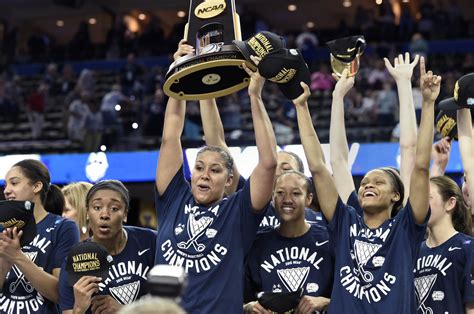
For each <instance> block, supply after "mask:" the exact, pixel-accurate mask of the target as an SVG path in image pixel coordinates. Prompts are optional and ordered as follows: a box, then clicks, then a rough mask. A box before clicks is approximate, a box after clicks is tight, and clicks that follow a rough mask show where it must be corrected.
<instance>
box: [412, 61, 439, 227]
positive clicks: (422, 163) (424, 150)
mask: <svg viewBox="0 0 474 314" xmlns="http://www.w3.org/2000/svg"><path fill="white" fill-rule="evenodd" d="M440 86H441V76H437V75H434V74H433V72H431V71H428V73H427V72H426V70H425V59H424V58H423V57H421V60H420V89H421V92H422V95H423V104H422V111H421V121H420V129H419V133H418V140H417V144H416V157H415V164H414V165H413V172H412V175H411V182H410V203H411V205H412V208H413V216H414V217H415V221H416V223H418V224H422V223H423V222H424V221H425V218H426V214H427V213H428V209H429V195H430V185H429V174H430V171H429V168H430V155H431V145H432V143H433V132H434V126H433V125H434V103H435V100H436V98H437V97H438V95H439V90H440Z"/></svg>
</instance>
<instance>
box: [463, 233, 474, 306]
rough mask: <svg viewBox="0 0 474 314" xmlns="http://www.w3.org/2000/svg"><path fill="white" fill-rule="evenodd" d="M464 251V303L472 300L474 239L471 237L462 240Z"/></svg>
mask: <svg viewBox="0 0 474 314" xmlns="http://www.w3.org/2000/svg"><path fill="white" fill-rule="evenodd" d="M464 252H465V258H466V263H465V264H464V294H463V301H464V302H465V303H469V302H474V241H473V239H472V238H471V239H469V240H466V241H465V242H464Z"/></svg>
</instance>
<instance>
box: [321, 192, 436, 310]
mask: <svg viewBox="0 0 474 314" xmlns="http://www.w3.org/2000/svg"><path fill="white" fill-rule="evenodd" d="M428 219H429V214H428V215H427V217H426V220H425V223H424V224H423V225H418V224H416V222H415V220H414V217H413V210H412V208H411V205H410V203H409V202H408V204H407V205H406V207H405V208H403V209H401V210H400V211H399V212H398V214H397V215H396V216H395V217H394V218H390V219H387V220H386V221H385V222H384V223H383V224H382V225H381V226H380V227H378V228H376V229H370V228H368V227H367V226H366V225H365V222H364V218H363V216H361V215H359V214H358V213H357V210H356V209H354V208H353V207H351V206H348V205H345V204H343V203H342V201H341V200H340V199H339V200H338V202H337V205H336V211H335V213H334V216H333V219H332V221H331V222H330V223H329V224H328V231H329V236H330V241H331V245H332V246H333V247H334V250H335V257H336V263H335V269H334V273H335V274H334V283H333V290H332V294H331V303H330V304H329V313H387V314H388V313H397V314H399V313H404V314H405V313H415V312H416V299H415V289H414V284H413V268H414V265H415V261H416V257H417V256H418V251H419V249H420V244H421V242H422V241H423V237H424V235H425V231H426V222H427V221H428Z"/></svg>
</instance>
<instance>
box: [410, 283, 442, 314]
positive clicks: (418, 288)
mask: <svg viewBox="0 0 474 314" xmlns="http://www.w3.org/2000/svg"><path fill="white" fill-rule="evenodd" d="M436 277H438V275H437V274H434V275H428V276H423V277H418V278H415V292H416V297H417V298H418V304H420V305H419V308H421V311H422V312H423V313H433V309H432V308H430V307H429V306H426V305H425V301H426V298H427V297H428V296H429V295H430V291H431V289H432V288H433V286H434V284H435V282H436Z"/></svg>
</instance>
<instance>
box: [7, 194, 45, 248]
mask: <svg viewBox="0 0 474 314" xmlns="http://www.w3.org/2000/svg"><path fill="white" fill-rule="evenodd" d="M34 205H35V204H34V203H32V202H29V201H0V232H1V231H3V230H4V229H6V228H14V227H17V228H18V231H20V230H22V231H23V235H22V236H21V238H20V245H21V246H25V245H27V244H29V243H30V242H31V241H32V240H33V239H34V237H35V236H36V221H35V217H34V215H33V209H34V207H35V206H34Z"/></svg>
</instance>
